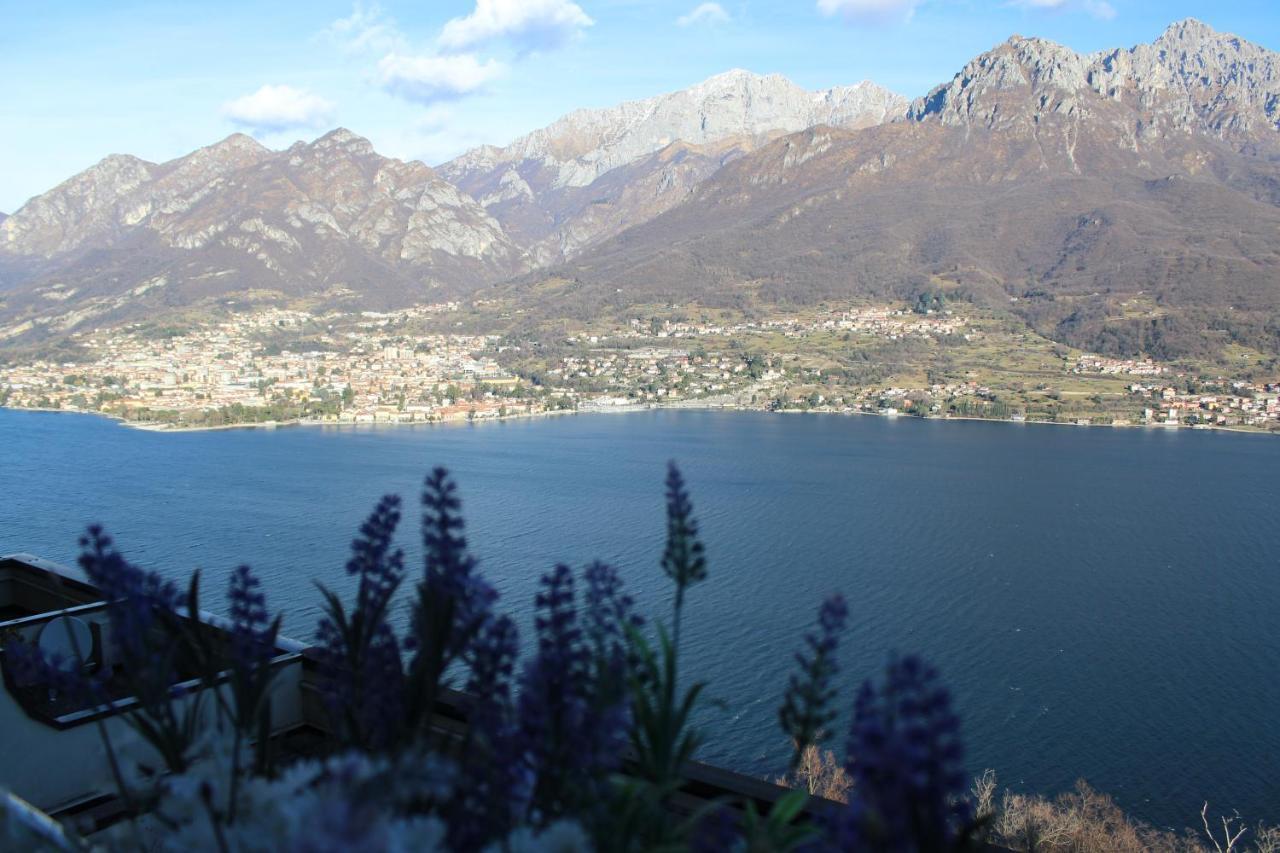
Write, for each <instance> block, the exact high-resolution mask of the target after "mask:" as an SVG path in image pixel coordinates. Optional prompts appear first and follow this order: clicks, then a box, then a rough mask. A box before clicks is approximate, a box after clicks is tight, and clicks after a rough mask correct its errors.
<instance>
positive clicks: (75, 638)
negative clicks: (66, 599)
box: [39, 615, 93, 668]
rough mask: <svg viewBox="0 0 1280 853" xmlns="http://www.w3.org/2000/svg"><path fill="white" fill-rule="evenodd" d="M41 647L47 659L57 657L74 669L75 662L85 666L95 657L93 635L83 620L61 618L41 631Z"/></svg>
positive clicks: (72, 617)
mask: <svg viewBox="0 0 1280 853" xmlns="http://www.w3.org/2000/svg"><path fill="white" fill-rule="evenodd" d="M39 645H40V650H41V651H42V652H44V653H45V656H46V657H54V656H55V655H56V656H58V657H59V658H60V659H61V660H63V661H66V662H67V664H68V668H72V667H74V665H75V661H77V660H78V661H80V662H81V664H83V663H85V662H87V661H88V660H89V659H90V658H91V657H92V656H93V633H92V632H91V631H90V630H89V625H88V623H86V622H85V621H84V620H83V619H79V618H77V617H75V616H65V615H64V616H59V617H58V618H56V619H54V620H52V621H51V622H48V623H47V624H46V625H45V626H44V628H42V629H41V630H40V640H39ZM77 650H78V651H77Z"/></svg>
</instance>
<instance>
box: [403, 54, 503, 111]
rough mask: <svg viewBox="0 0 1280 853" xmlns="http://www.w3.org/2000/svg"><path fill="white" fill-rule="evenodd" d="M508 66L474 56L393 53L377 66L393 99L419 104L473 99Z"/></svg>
mask: <svg viewBox="0 0 1280 853" xmlns="http://www.w3.org/2000/svg"><path fill="white" fill-rule="evenodd" d="M505 71H506V66H504V65H503V64H502V63H501V62H498V61H497V60H495V59H489V60H486V61H484V62H481V61H480V60H478V59H477V58H476V56H475V54H473V53H459V54H452V55H449V56H404V55H402V54H398V53H390V54H388V55H386V56H384V57H383V58H382V61H381V62H379V63H378V82H379V83H380V84H381V86H382V88H383V89H386V90H387V91H388V92H390V93H391V94H393V95H397V96H399V97H401V98H404V99H405V100H406V101H413V102H415V103H419V104H430V103H434V102H436V101H449V100H455V99H457V98H461V97H463V96H464V95H470V94H472V93H474V92H477V91H479V90H480V89H482V88H484V86H485V85H486V84H488V83H489V82H490V81H492V80H494V79H496V78H498V77H500V76H502V74H503V73H504V72H505Z"/></svg>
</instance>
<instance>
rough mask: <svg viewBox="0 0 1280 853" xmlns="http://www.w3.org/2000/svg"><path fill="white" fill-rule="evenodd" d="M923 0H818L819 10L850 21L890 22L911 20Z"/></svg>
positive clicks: (830, 15)
mask: <svg viewBox="0 0 1280 853" xmlns="http://www.w3.org/2000/svg"><path fill="white" fill-rule="evenodd" d="M921 2H922V0H818V11H819V12H821V13H822V14H824V15H827V16H828V17H833V16H835V15H840V16H842V17H844V18H846V19H848V20H850V21H862V22H866V23H889V22H891V21H905V20H909V19H910V18H911V16H912V15H913V14H915V11H916V7H917V6H919V5H920V3H921Z"/></svg>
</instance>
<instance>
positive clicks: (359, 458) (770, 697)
mask: <svg viewBox="0 0 1280 853" xmlns="http://www.w3.org/2000/svg"><path fill="white" fill-rule="evenodd" d="M672 458H674V459H676V460H678V461H679V462H680V463H681V465H682V467H683V469H684V472H685V475H686V478H687V480H688V482H689V485H690V487H691V489H692V492H693V498H694V504H695V507H696V510H697V515H698V517H699V518H700V520H701V524H702V531H703V534H704V539H705V541H706V545H707V551H708V556H709V569H710V578H709V580H708V581H707V582H706V583H705V584H703V585H701V586H699V587H696V588H695V589H694V590H693V591H692V592H691V593H690V594H689V601H688V612H687V617H686V623H685V628H684V631H685V639H686V641H687V642H686V648H685V655H686V660H687V666H688V670H689V671H690V672H691V673H692V674H693V675H696V676H701V677H706V678H708V679H709V680H710V681H711V687H710V694H711V695H712V696H713V697H714V698H717V699H720V700H723V702H724V706H723V708H708V709H706V710H705V711H704V712H703V714H702V716H701V718H700V719H701V723H702V724H703V725H704V726H705V727H706V729H707V730H708V731H709V732H710V733H711V740H710V743H709V744H708V745H707V746H706V747H705V748H704V749H703V751H702V753H701V757H702V758H703V759H704V760H707V761H711V762H714V763H719V764H723V765H725V766H728V767H732V768H735V769H738V770H741V771H744V772H748V773H756V774H760V775H764V774H776V773H778V772H780V771H781V770H783V769H785V764H786V760H787V750H788V745H787V743H786V742H785V741H784V740H783V739H782V737H781V735H780V734H779V731H778V728H777V708H778V705H779V702H780V697H781V692H782V689H783V687H784V685H785V681H786V676H787V674H788V673H789V671H790V666H791V653H792V652H793V651H794V650H796V649H797V648H798V646H799V644H800V637H801V634H802V632H803V631H804V630H805V629H806V628H807V627H808V626H809V624H810V623H811V622H812V621H813V620H814V617H815V614H816V611H817V607H818V605H819V603H820V601H821V600H822V598H823V597H824V596H825V595H827V594H829V593H831V592H833V591H837V590H839V591H842V592H843V593H844V594H845V596H846V597H847V599H848V601H849V604H850V611H851V623H852V630H851V631H850V633H849V634H848V636H847V637H846V640H845V643H844V646H843V648H842V651H841V662H842V672H841V676H840V684H841V688H842V698H843V699H844V702H845V704H846V705H850V704H852V698H853V693H854V690H855V688H856V686H857V684H858V683H859V682H860V681H861V680H862V679H863V678H865V677H866V676H868V675H870V674H872V673H876V672H878V671H879V670H880V669H881V668H882V667H883V664H884V662H885V660H886V659H887V657H888V655H889V654H890V653H891V652H893V651H895V650H897V651H900V652H919V653H921V654H923V655H924V656H926V657H927V658H928V659H929V660H930V661H932V662H933V663H935V664H936V665H937V666H938V667H939V669H940V670H941V671H942V674H943V676H944V678H945V680H946V682H947V683H948V685H949V686H950V687H951V689H952V691H953V692H954V694H955V698H956V703H957V706H958V709H959V711H960V713H961V716H962V718H963V721H964V734H965V740H966V744H967V747H968V764H969V766H970V768H971V769H972V770H973V771H974V772H975V773H977V772H980V771H981V770H982V769H983V768H986V767H992V768H995V769H996V770H997V771H998V773H999V777H1000V780H1001V784H1002V785H1007V786H1010V787H1014V788H1015V789H1018V790H1029V791H1037V792H1043V793H1053V792H1057V791H1061V790H1065V789H1068V788H1070V787H1071V786H1072V785H1073V783H1074V781H1075V780H1076V779H1077V778H1085V779H1088V780H1089V782H1090V783H1091V784H1093V785H1094V786H1095V787H1096V788H1098V789H1100V790H1102V791H1106V792H1108V793H1111V794H1112V795H1114V796H1115V797H1116V799H1117V800H1118V801H1119V802H1120V804H1121V805H1123V806H1124V807H1125V808H1126V809H1128V810H1130V811H1131V812H1132V813H1133V814H1135V815H1138V816H1141V817H1144V818H1146V819H1149V820H1151V821H1154V822H1156V823H1158V824H1160V825H1164V826H1176V827H1182V826H1189V825H1192V824H1195V823H1198V821H1199V811H1200V806H1201V804H1202V803H1203V801H1204V800H1206V799H1207V800H1209V801H1210V803H1211V807H1213V808H1215V809H1221V810H1224V811H1227V812H1229V811H1230V810H1232V809H1235V810H1239V812H1240V813H1241V814H1242V815H1244V816H1245V817H1246V818H1247V819H1248V821H1249V822H1250V823H1256V821H1257V820H1258V819H1262V818H1265V819H1267V820H1268V821H1271V822H1275V821H1280V725H1278V724H1277V713H1278V712H1280V624H1278V623H1277V616H1278V615H1280V536H1277V533H1280V523H1278V520H1277V510H1278V509H1280V441H1276V440H1275V439H1273V438H1268V437H1263V436H1252V435H1238V434H1227V433H1212V432H1199V431H1196V432H1192V431H1187V430H1181V431H1174V430H1162V429H1084V428H1078V427H1056V426H1038V425H1014V424H1006V423H978V422H958V421H957V422H941V421H922V420H916V419H907V418H901V419H887V418H873V417H848V416H839V415H771V414H762V413H745V412H700V411H653V412H639V413H632V414H625V415H583V416H565V417H557V418H545V419H538V420H520V421H505V422H499V423H490V424H476V425H462V424H459V425H453V426H420V427H409V426H401V427H384V428H374V427H370V428H355V427H342V428H339V427H334V428H320V427H303V428H284V429H278V430H271V431H268V430H249V429H246V430H232V431H219V432H201V433H180V434H161V433H153V432H143V431H137V430H131V429H127V428H124V427H121V426H119V425H118V424H115V423H113V422H111V421H108V420H105V419H101V418H97V417H89V416H76V415H64V414H51V413H37V412H16V411H10V410H3V409H0V553H9V552H15V551H25V552H30V553H35V554H39V555H41V556H45V557H48V558H50V559H53V560H56V561H59V562H63V563H66V564H73V563H74V559H75V554H76V538H77V536H78V534H79V533H80V532H81V531H82V530H83V528H84V526H85V525H86V524H87V523H90V522H101V523H103V524H104V525H105V526H106V527H107V529H108V531H109V532H110V533H111V534H112V535H113V536H114V537H115V538H116V541H117V543H118V545H119V546H120V548H121V549H122V550H123V551H124V553H125V554H126V555H127V556H128V557H130V558H132V559H133V560H134V561H135V562H138V563H140V564H142V565H144V566H147V567H149V568H154V569H157V570H159V571H161V572H163V573H165V574H169V575H172V576H174V577H176V578H185V576H186V575H187V573H188V572H189V571H190V570H191V569H192V568H195V567H199V568H201V569H202V570H203V576H204V578H205V583H204V590H205V593H204V600H205V603H206V606H208V607H210V608H211V609H221V603H220V600H221V597H222V592H223V588H224V585H225V581H226V578H227V576H228V574H229V573H230V571H231V569H232V568H234V566H235V565H237V564H238V563H240V562H248V563H250V564H251V565H253V566H254V567H255V568H256V569H257V570H258V572H259V573H260V574H261V575H262V577H263V578H264V583H265V587H266V592H267V595H268V603H269V605H270V606H271V607H272V608H273V609H283V610H284V611H285V612H286V614H287V615H286V624H285V631H286V633H288V634H290V635H291V636H294V637H296V638H298V639H304V640H305V639H310V637H311V635H312V632H313V630H314V627H315V622H316V619H317V617H318V609H317V604H318V601H319V596H318V594H317V592H316V591H315V588H314V585H313V581H321V582H323V583H325V584H328V585H331V586H334V587H336V588H339V589H349V585H348V584H347V583H346V577H345V574H344V572H343V569H342V566H343V564H344V563H345V561H346V557H347V548H348V546H349V542H350V540H351V537H352V536H353V534H354V533H355V531H356V528H357V527H358V525H359V523H360V521H361V520H362V519H363V517H364V516H365V515H366V514H367V513H368V512H369V510H371V509H372V507H373V504H374V502H375V501H376V500H377V498H378V497H379V496H380V495H382V494H384V493H387V492H395V493H399V494H401V495H402V496H404V498H405V500H406V509H407V510H408V511H407V512H406V522H405V523H404V525H403V526H402V529H401V537H400V538H401V541H402V543H403V544H404V546H405V548H406V550H407V551H408V552H409V554H410V560H409V561H410V566H411V569H410V580H412V576H413V574H415V573H416V572H417V571H420V561H419V557H418V556H417V555H418V554H419V553H420V551H419V548H418V531H417V524H416V517H415V516H416V512H415V509H414V508H415V506H416V501H417V494H418V491H419V486H420V483H421V479H422V476H423V475H424V474H425V473H426V471H427V470H428V468H430V467H431V466H434V465H446V466H447V467H449V468H450V469H451V470H452V471H453V472H454V473H455V474H456V476H457V478H458V481H459V484H460V488H461V493H462V497H463V500H464V508H465V514H466V518H467V521H468V525H469V528H468V532H469V538H470V542H471V545H472V550H473V551H474V552H475V553H476V554H477V555H478V557H479V558H480V560H481V565H482V567H483V570H484V572H485V573H486V576H487V577H488V578H489V579H490V580H491V581H492V582H493V583H494V584H495V586H497V587H498V589H499V590H500V591H501V593H502V595H503V598H502V602H501V606H502V607H504V608H506V609H508V610H509V611H511V612H512V613H514V614H516V615H517V616H518V617H519V619H520V621H521V622H522V623H525V622H527V619H528V614H529V612H530V608H531V606H532V599H533V595H534V592H535V587H536V584H537V579H538V577H539V575H540V574H541V573H543V572H545V571H547V570H548V569H549V568H551V566H552V565H553V564H554V563H556V562H560V561H563V562H568V563H570V564H572V565H574V566H581V565H583V564H585V563H586V562H588V561H589V560H592V559H595V558H601V559H604V560H607V561H610V562H612V563H614V564H616V565H617V566H618V567H619V569H620V571H621V573H622V575H623V577H624V578H625V580H626V582H627V584H628V586H629V588H630V590H631V591H632V592H633V594H635V596H636V597H637V599H638V600H639V601H640V602H641V604H642V605H643V606H644V608H645V610H646V611H647V612H649V613H651V614H652V613H666V612H667V609H668V608H669V588H668V586H667V583H666V580H665V578H664V577H663V575H662V573H661V570H660V568H659V566H658V559H659V556H660V552H661V546H662V540H663V536H664V518H663V502H662V484H663V478H664V475H665V465H666V462H667V460H668V459H672ZM415 567H417V568H415ZM405 598H406V599H407V596H406V597H405ZM401 616H402V617H403V613H402V614H401ZM839 740H840V742H841V743H842V741H843V737H841V738H840V739H839Z"/></svg>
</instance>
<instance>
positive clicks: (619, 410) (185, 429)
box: [0, 401, 1280, 436]
mask: <svg viewBox="0 0 1280 853" xmlns="http://www.w3.org/2000/svg"><path fill="white" fill-rule="evenodd" d="M0 409H7V410H9V411H14V412H46V413H51V414H59V415H89V416H92V417H98V418H105V419H107V420H110V421H114V422H115V423H116V424H118V425H120V426H122V427H125V428H127V429H135V430H139V431H141V432H153V433H193V432H219V431H224V430H237V429H266V430H274V429H285V428H293V427H334V428H340V429H342V428H351V427H364V428H368V427H374V428H379V429H381V428H386V427H418V426H446V425H467V426H474V425H477V424H482V423H492V422H495V421H510V420H531V419H534V418H545V417H557V416H562V415H625V414H632V413H635V412H649V411H678V410H681V409H684V410H694V411H720V412H758V413H762V414H776V415H838V416H843V417H848V416H851V415H860V416H869V417H878V418H890V419H893V420H920V421H970V422H975V423H986V424H1009V425H1011V426H1026V425H1038V426H1059V427H1082V428H1090V427H1092V428H1103V429H1121V430H1124V429H1148V430H1160V431H1167V432H1229V433H1235V434H1237V435H1262V436H1270V435H1276V434H1280V433H1277V432H1276V431H1274V430H1267V429H1261V428H1257V427H1240V426H1216V425H1212V424H1197V425H1194V426H1186V425H1182V424H1179V425H1175V426H1170V425H1167V424H1164V423H1141V422H1135V423H1123V424H1115V423H1111V424H1094V423H1088V424H1080V423H1074V422H1070V421H1040V420H1021V421H1015V420H1012V419H1009V418H976V417H972V416H968V415H954V416H932V415H931V416H928V417H921V416H919V415H907V414H901V413H899V414H895V415H890V414H886V413H884V412H864V411H858V410H849V411H814V410H812V409H776V410H773V411H770V410H768V409H759V408H753V407H749V406H740V405H724V404H707V405H698V404H697V402H696V401H681V402H680V403H678V404H675V405H663V404H656V405H653V404H646V405H636V406H617V407H599V408H590V409H586V410H583V409H559V410H556V411H550V412H532V413H518V414H510V415H503V416H492V417H484V418H476V419H475V420H469V419H467V418H453V419H450V420H440V421H378V422H373V423H354V422H344V421H318V420H305V419H302V418H295V419H292V420H287V421H263V422H260V423H240V424H218V425H217V426H175V425H171V424H164V423H153V422H149V421H129V420H125V419H124V418H122V417H120V416H119V415H113V414H109V413H107V412H89V411H83V410H71V409H54V408H36V407H27V406H21V407H19V406H0Z"/></svg>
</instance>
